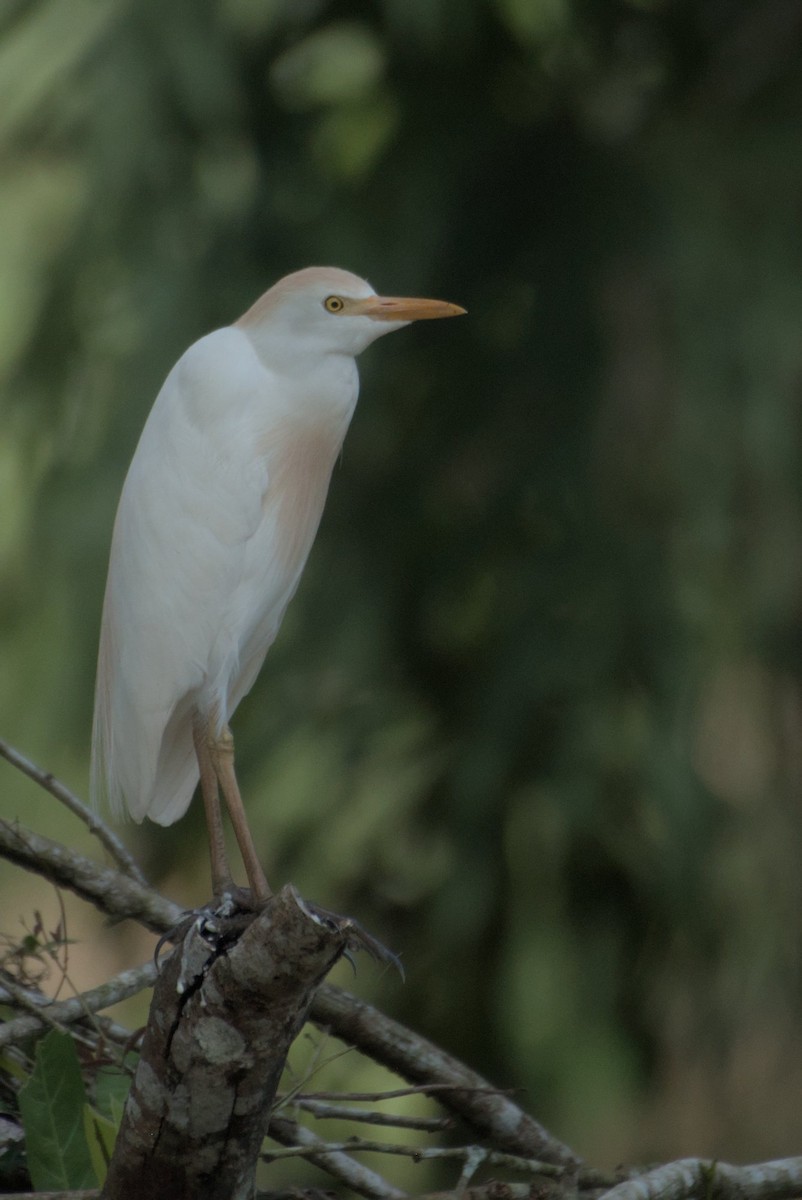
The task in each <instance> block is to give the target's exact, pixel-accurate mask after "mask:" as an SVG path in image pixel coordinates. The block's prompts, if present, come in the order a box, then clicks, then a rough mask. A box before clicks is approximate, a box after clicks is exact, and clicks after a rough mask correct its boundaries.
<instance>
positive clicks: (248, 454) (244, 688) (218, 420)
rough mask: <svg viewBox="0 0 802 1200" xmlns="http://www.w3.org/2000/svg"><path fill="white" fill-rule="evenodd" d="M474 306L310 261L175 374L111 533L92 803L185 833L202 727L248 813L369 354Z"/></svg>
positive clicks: (193, 351)
mask: <svg viewBox="0 0 802 1200" xmlns="http://www.w3.org/2000/svg"><path fill="white" fill-rule="evenodd" d="M461 311H462V310H461V309H458V308H457V307H456V306H454V305H448V304H445V303H443V302H439V301H421V300H401V299H394V298H389V299H386V298H382V297H378V296H376V294H375V293H374V291H373V289H372V288H371V287H370V285H369V284H367V283H366V282H365V281H364V280H362V279H359V278H358V277H357V276H355V275H352V274H350V273H349V272H346V271H340V270H337V269H334V268H309V269H307V270H305V271H299V272H296V273H295V274H293V275H289V276H287V277H286V278H285V279H283V280H281V281H280V282H279V283H278V284H276V285H275V286H274V287H273V288H271V289H270V291H268V292H267V293H265V295H264V296H262V297H261V299H260V300H259V301H257V303H256V304H255V305H254V306H253V308H251V309H250V310H249V311H248V312H247V313H246V314H245V315H244V316H243V317H241V318H240V320H239V321H237V322H236V324H234V325H233V326H229V327H227V328H224V329H220V330H217V331H216V332H214V333H211V334H208V335H207V336H206V337H203V338H201V339H200V341H198V342H196V343H195V344H194V345H193V346H191V347H190V348H189V349H188V350H187V351H186V352H185V354H183V355H182V357H181V358H180V359H179V361H178V362H177V363H176V365H175V367H174V368H173V369H172V371H171V372H170V374H169V375H168V377H167V379H166V381H165V383H164V386H163V387H162V389H161V391H160V392H159V395H158V397H157V398H156V402H155V403H154V405H153V408H152V410H151V413H150V415H149V417H148V419H147V422H146V424H145V427H144V429H143V432H142V436H141V438H140V440H139V444H138V446H137V448H136V452H135V454H134V457H133V460H132V462H131V466H130V469H129V471H128V475H127V477H126V480H125V484H124V487H123V491H122V495H121V498H120V504H119V508H118V511H117V517H116V521H115V525H114V534H113V538H112V546H111V556H110V562H109V574H108V582H107V587H106V596H105V601H104V606H103V617H102V624H101V636H100V653H99V660H98V674H97V690H96V698H95V718H94V727H93V738H92V793H93V797H94V798H95V799H97V798H98V797H99V796H100V795H102V794H105V795H106V796H107V798H108V800H109V802H110V804H111V807H112V810H113V812H114V813H115V815H117V816H120V815H122V814H123V813H125V812H128V813H129V814H130V815H131V816H132V817H134V819H135V820H137V821H141V820H142V818H143V817H145V816H148V817H150V818H152V819H153V820H154V821H157V822H159V823H160V824H162V825H169V824H171V823H172V822H173V821H175V820H177V819H178V818H179V817H180V816H181V815H182V814H183V813H184V812H185V811H186V809H187V807H188V805H189V803H190V800H191V798H192V794H193V792H194V790H195V787H196V785H197V782H198V777H199V756H200V755H201V751H200V750H199V748H198V744H197V737H198V731H199V730H202V731H203V735H204V737H206V738H208V742H209V746H210V750H211V756H212V759H213V760H214V762H215V772H216V774H217V775H218V778H220V782H221V784H222V785H223V791H224V795H225V798H226V800H227V801H229V808H231V804H230V798H229V796H228V795H227V793H226V786H225V781H224V779H223V778H222V777H221V776H220V772H219V771H218V769H217V767H218V764H217V756H218V752H220V749H221V744H222V743H221V741H220V739H221V737H222V735H223V733H224V731H225V732H227V725H228V722H229V720H230V718H231V716H232V714H233V712H234V710H235V709H236V707H237V704H238V703H239V701H240V700H241V699H242V697H243V696H244V695H245V694H246V693H247V692H248V690H249V689H250V688H251V686H252V684H253V682H254V680H255V678H256V676H257V674H258V672H259V669H260V667H261V665H262V662H263V661H264V657H265V654H266V653H267V650H268V649H269V647H270V645H271V643H272V641H273V639H274V638H275V636H276V634H277V632H278V629H279V626H280V624H281V620H282V617H283V616H284V612H285V609H286V607H287V604H288V603H289V601H290V599H291V598H292V596H293V593H294V592H295V589H296V587H297V585H298V581H299V579H300V576H301V572H302V571H303V567H304V564H305V562H306V558H307V555H308V553H309V550H310V548H311V545H312V542H313V540H314V537H315V533H316V532H317V528H318V524H319V521H320V517H321V513H322V511H323V505H324V503H325V499H326V493H327V490H328V485H329V479H330V476H331V472H332V468H333V466H334V463H335V461H336V460H337V456H338V454H339V451H340V448H341V446H342V442H343V438H344V437H345V434H346V431H347V429H348V425H349V423H350V420H351V417H352V415H353V412H354V407H355V405H356V400H357V393H358V387H359V382H358V375H357V370H356V363H355V361H354V359H355V356H356V355H357V354H359V353H360V352H361V351H362V350H363V349H365V347H366V346H368V345H369V344H370V342H372V341H373V340H375V338H377V337H379V336H381V335H382V334H383V333H388V332H390V331H391V330H393V329H398V328H401V327H402V326H403V325H406V324H407V323H408V322H409V321H410V320H414V319H417V318H419V317H430V316H431V317H433V316H450V315H455V314H457V313H459V312H461ZM232 770H233V768H232ZM215 796H216V786H215ZM204 798H205V799H206V800H207V817H209V816H210V811H209V807H208V800H209V798H208V797H207V796H206V795H205V797H204ZM218 812H219V808H218ZM233 816H234V814H233V812H232V818H233ZM243 820H244V818H243ZM235 829H236V822H235ZM211 832H213V831H211V830H210V833H211ZM238 837H239V833H238ZM212 846H213V875H215V874H217V876H219V878H216V879H215V880H214V882H215V884H216V885H218V884H220V883H221V882H222V881H223V877H228V871H227V864H225V863H223V864H221V863H219V862H217V863H216V864H215V861H214V860H215V851H214V837H213V838H212ZM245 858H246V867H247V866H248V860H247V855H246V856H245ZM216 867H217V870H215V868H216ZM250 875H251V871H250V870H249V877H250ZM262 882H263V877H262ZM255 883H256V885H257V886H256V888H255V890H263V889H262V888H261V886H260V881H259V880H258V879H257V880H256V881H254V880H253V879H251V885H252V887H254V884H255ZM265 887H266V885H265Z"/></svg>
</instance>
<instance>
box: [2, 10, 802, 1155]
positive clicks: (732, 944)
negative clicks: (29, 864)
mask: <svg viewBox="0 0 802 1200" xmlns="http://www.w3.org/2000/svg"><path fill="white" fill-rule="evenodd" d="M801 51H802V20H801V19H800V10H799V6H798V5H796V4H794V3H788V2H787V0H764V2H763V3H761V4H754V3H746V2H737V0H716V2H715V3H714V2H712V0H702V2H701V3H689V2H671V0H618V2H616V3H610V2H608V0H378V2H377V3H375V4H367V3H364V2H361V3H360V2H359V0H330V2H326V0H304V2H302V3H301V2H299V0H172V2H171V3H169V4H164V3H161V2H159V0H70V3H69V4H66V3H65V2H64V0H5V4H4V6H3V8H2V12H1V13H0V147H2V161H1V162H0V381H1V382H2V387H3V395H2V434H1V435H0V510H1V511H2V514H3V516H2V523H1V524H0V559H1V560H2V572H1V573H0V646H1V647H2V662H3V669H2V672H0V720H1V721H2V734H3V736H5V737H7V738H8V739H9V740H10V741H12V742H16V743H17V744H18V745H19V746H20V748H21V749H22V750H23V751H25V752H26V753H29V754H31V755H32V756H33V757H36V758H38V759H39V760H40V761H42V762H43V763H44V764H45V765H46V766H47V767H48V768H50V769H53V770H56V771H58V772H60V773H62V774H64V775H65V777H66V779H67V782H69V783H71V784H72V785H73V786H75V787H76V788H78V789H80V790H83V789H85V785H86V779H87V760H88V740H89V723H90V717H91V697H92V686H93V670H94V655H95V647H96V636H97V625H98V619H99V612H100V604H101V598H102V589H103V582H104V575H105V563H106V554H107V549H108V543H109V538H110V530H111V523H112V519H113V513H114V508H115V504H116V499H117V496H118V494H119V489H120V486H121V483H122V479H123V476H124V472H125V469H126V465H127V462H128V460H129V459H130V456H131V454H132V451H133V448H134V445H135V442H136V438H137V436H138V432H139V430H140V428H141V426H142V423H143V421H144V419H145V415H146V413H147V411H148V408H149V406H150V404H151V402H152V400H153V397H154V396H155V394H156V391H157V390H158V387H159V385H160V383H161V381H162V379H163V377H164V375H165V374H166V372H167V370H168V369H169V367H170V366H171V365H172V363H173V362H174V361H175V359H176V358H177V356H178V355H179V354H180V353H181V351H182V350H183V349H184V348H185V347H186V345H187V344H188V343H189V342H190V341H192V340H194V339H195V338H196V337H198V336H200V335H201V334H202V333H204V332H205V331H207V330H209V329H210V328H213V327H215V326H218V325H221V324H225V323H227V322H228V321H230V320H231V319H233V318H234V317H235V316H237V315H238V314H239V313H240V312H241V311H242V310H243V309H244V308H246V307H247V306H248V305H249V304H250V303H251V302H252V300H253V299H254V298H255V296H256V295H258V294H259V293H260V292H261V291H263V290H264V289H265V288H266V287H267V286H269V285H270V283H272V282H273V281H274V280H275V279H276V278H278V277H279V276H280V275H282V274H283V273H285V272H286V271H288V270H292V269H295V268H297V267H299V266H304V265H307V264H312V263H332V264H334V265H339V266H343V267H347V268H348V269H350V270H354V271H356V272H358V273H360V274H363V275H365V276H367V277H368V278H369V279H371V281H372V282H373V283H374V285H375V286H376V287H377V288H379V289H381V290H384V291H388V292H394V293H405V292H406V293H412V294H422V295H427V294H428V295H440V296H442V297H443V298H446V299H450V300H453V301H456V302H458V303H461V304H464V305H465V306H466V307H467V308H468V310H469V314H470V315H469V316H468V317H467V318H465V319H463V320H461V321H460V322H454V323H448V324H447V325H444V326H435V327H431V326H420V327H413V328H412V329H410V330H408V331H405V332H404V333H402V334H401V335H399V336H398V337H397V338H392V339H388V341H387V343H386V344H385V343H380V344H379V345H378V346H377V347H375V348H374V349H373V350H371V351H370V352H369V353H368V354H367V355H366V356H365V359H364V360H363V362H362V379H363V389H362V400H361V402H360V407H359V410H358V413H357V417H356V419H355V423H354V425H353V427H352V430H351V432H350V434H349V437H348V440H347V442H346V448H345V453H344V462H343V464H342V468H341V469H340V470H338V471H337V472H336V474H335V479H334V483H333V487H332V491H331V495H330V499H329V504H328V507H327V511H326V515H325V517H324V521H323V525H322V527H321V532H320V535H319V538H318V542H317V544H316V547H315V549H314V552H313V555H312V558H311V560H310V563H309V566H308V569H307V573H306V576H305V580H304V583H303V586H302V588H301V590H300V591H299V593H298V596H297V597H296V599H295V601H294V602H293V605H292V607H291V609H290V612H289V614H288V617H287V619H286V621H285V625H284V629H283V632H282V634H281V637H280V639H279V641H278V642H277V644H276V645H275V647H274V648H273V650H272V651H271V654H270V656H269V659H268V663H267V665H266V668H265V670H264V672H263V675H262V677H261V679H260V681H259V683H258V685H257V687H256V688H255V689H254V692H253V693H252V695H251V696H250V697H249V699H248V700H247V701H246V702H245V703H244V704H243V706H242V708H241V710H240V711H239V713H238V714H237V718H236V720H235V723H234V730H235V734H236V736H237V741H238V747H239V758H240V765H241V778H242V782H243V787H244V791H245V794H246V799H248V800H249V802H250V808H251V812H252V813H253V821H254V826H255V829H256V832H257V834H258V838H259V841H260V845H261V846H262V847H263V850H264V858H265V863H266V866H267V867H268V875H269V877H270V878H272V879H274V880H277V879H286V878H292V879H293V880H294V881H295V882H296V883H297V884H298V885H299V886H301V888H302V889H303V890H305V891H306V892H307V893H308V894H310V895H311V896H314V897H315V898H317V899H319V900H321V901H323V902H324V903H326V904H327V905H328V906H330V907H335V908H340V909H342V910H347V911H352V912H354V913H355V914H358V915H359V917H360V918H361V919H362V920H363V921H364V922H365V923H366V924H367V926H368V927H369V928H371V929H372V930H374V932H376V933H378V934H380V935H381V936H382V937H383V938H384V939H386V940H387V941H388V942H389V943H390V944H391V945H393V946H394V947H395V948H397V949H399V950H401V951H402V952H403V955H404V958H405V961H406V964H407V970H408V982H407V985H406V987H405V988H403V989H400V988H399V986H398V983H397V980H395V979H388V980H379V981H378V982H376V981H375V979H373V978H372V977H371V976H370V972H369V971H368V970H365V971H362V973H361V975H360V980H359V983H358V986H359V988H360V990H363V991H370V990H371V989H372V990H373V991H374V993H375V994H377V996H378V998H379V1000H380V1002H381V1003H383V1004H384V1005H385V1006H386V1007H387V1008H388V1009H389V1010H390V1011H393V1012H395V1013H396V1014H397V1015H399V1016H400V1017H402V1018H403V1019H406V1020H409V1021H411V1022H413V1023H414V1024H415V1025H416V1027H417V1028H419V1029H421V1030H422V1031H424V1032H426V1033H428V1034H429V1035H430V1036H432V1037H433V1038H435V1039H436V1040H439V1041H441V1042H442V1043H444V1044H445V1045H446V1047H447V1048H449V1049H451V1050H453V1051H455V1052H456V1053H458V1054H461V1055H463V1056H464V1057H465V1058H466V1059H467V1060H468V1061H470V1062H471V1063H473V1064H474V1065H476V1066H477V1067H479V1068H480V1069H483V1070H485V1071H487V1072H489V1073H490V1075H491V1076H492V1077H493V1078H494V1079H496V1080H498V1081H499V1082H500V1083H502V1084H504V1085H513V1086H521V1087H523V1088H525V1089H526V1095H527V1102H528V1103H529V1104H530V1105H531V1107H532V1108H533V1110H534V1111H536V1113H537V1115H538V1116H539V1117H540V1119H542V1120H544V1121H546V1122H547V1123H549V1124H551V1125H552V1126H554V1127H555V1128H556V1131H557V1132H558V1133H559V1134H560V1136H562V1137H563V1138H565V1139H567V1140H569V1141H573V1142H575V1143H576V1144H577V1146H578V1149H579V1150H581V1151H583V1152H586V1153H588V1154H591V1155H596V1156H597V1157H601V1158H602V1159H605V1160H607V1161H616V1160H617V1159H618V1158H623V1157H626V1156H633V1157H640V1158H647V1157H649V1156H652V1155H653V1156H657V1155H659V1154H672V1155H673V1154H690V1153H705V1154H710V1155H720V1156H726V1155H730V1156H739V1157H740V1156H743V1155H749V1154H755V1155H758V1154H781V1153H790V1152H791V1150H792V1146H793V1145H795V1144H796V1143H794V1142H793V1134H792V1131H795V1133H796V1136H797V1138H798V1124H797V1121H798V1107H799V1106H798V1095H799V1088H800V1085H802V1040H801V1039H800V1032H799V1026H798V1019H797V1016H796V1014H798V1011H799V1005H800V1001H802V972H800V956H799V942H798V933H797V931H798V929H799V924H800V917H801V916H802V895H801V894H800V872H799V869H798V863H799V850H800V839H801V837H802V829H800V824H801V823H802V817H801V810H800V804H799V795H800V787H801V785H802V754H800V748H799V747H800V728H801V726H802V691H800V671H802V639H801V638H800V622H799V617H800V596H801V595H802V589H801V586H800V585H801V584H802V529H801V528H800V526H801V525H802V498H801V497H800V482H799V480H800V443H801V438H800V433H801V432H802V425H801V424H800V396H802V339H801V338H800V327H802V237H801V236H800V196H802V155H800V153H799V129H800V120H801V119H802V70H800V66H801V65H802V52H801ZM26 787H28V785H25V784H23V783H21V782H18V781H17V780H16V779H15V778H14V777H13V776H10V773H8V772H5V773H4V776H3V800H2V809H3V812H4V813H9V814H10V813H14V814H17V813H18V814H19V815H20V816H21V817H23V818H26V819H32V812H34V811H36V812H38V813H39V816H40V817H41V819H42V820H46V821H47V822H48V825H46V826H44V827H45V828H46V829H47V830H48V831H50V829H52V822H53V816H52V812H51V809H50V807H49V806H48V805H47V802H46V801H45V800H43V799H39V798H37V799H36V800H35V801H32V800H31V793H30V790H28V791H24V788H26ZM18 788H19V789H20V790H19V792H17V791H16V790H15V789H18ZM36 805H39V808H38V809H36ZM45 814H46V816H45ZM40 827H42V826H40ZM188 829H189V830H190V832H189V833H188V832H187V830H188ZM129 833H130V840H131V841H132V843H133V844H135V845H136V846H137V847H138V850H139V853H140V854H141V855H142V856H143V859H144V861H145V864H146V867H147V869H148V870H149V872H150V873H151V875H152V877H153V878H154V879H155V880H156V881H157V882H158V881H162V882H163V881H164V880H165V878H166V876H167V874H168V873H170V880H171V882H170V886H172V887H173V888H174V887H175V880H176V873H177V872H181V873H184V874H185V876H186V880H187V883H186V887H187V895H188V896H190V895H191V896H192V897H193V898H194V899H196V900H199V899H202V898H203V896H204V889H205V888H206V886H207V885H206V878H207V876H206V871H207V867H206V862H205V857H204V853H205V852H204V848H203V833H202V829H201V826H200V820H199V814H198V813H197V812H194V813H193V815H192V816H190V817H188V818H187V819H186V821H185V822H184V823H183V824H182V825H181V826H180V827H179V828H178V829H174V830H169V831H164V830H161V829H158V830H157V829H155V828H151V829H144V830H142V831H139V830H131V831H129ZM190 851H191V855H190ZM4 906H5V907H6V909H8V907H9V900H8V893H6V899H5V901H4Z"/></svg>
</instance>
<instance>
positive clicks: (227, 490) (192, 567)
mask: <svg viewBox="0 0 802 1200" xmlns="http://www.w3.org/2000/svg"><path fill="white" fill-rule="evenodd" d="M269 393H270V379H269V376H268V375H267V373H266V372H265V370H264V368H263V367H262V366H261V364H259V362H258V360H257V359H256V357H255V355H254V354H253V352H252V349H251V347H250V343H249V342H248V340H247V338H246V337H245V336H244V335H243V334H242V333H241V332H240V331H238V330H236V329H224V330H219V331H217V333H214V334H210V335H209V336H208V337H206V338H203V339H201V341H200V342H197V343H195V345H194V346H192V347H190V349H189V350H188V351H187V352H186V354H185V355H184V356H183V357H182V358H181V359H180V360H179V362H178V363H177V364H176V366H175V368H174V369H173V371H172V372H171V373H170V375H169V376H168V378H167V380H166V382H165V384H164V387H163V388H162V390H161V392H160V393H159V396H158V397H157V399H156V402H155V404H154V406H153V409H152V411H151V413H150V416H149V418H148V420H147V422H146V425H145V428H144V430H143V432H142V437H141V439H140V441H139V445H138V446H137V449H136V452H135V454H134V458H133V460H132V463H131V467H130V469H129V472H128V476H127V478H126V482H125V485H124V488H123V492H122V496H121V499H120V505H119V508H118V512H117V518H116V521H115V526H114V534H113V539H112V549H111V557H110V563H109V575H108V582H107V587H106V597H105V601H104V608H103V618H102V624H101V640H100V654H99V662H98V679H97V690H96V699H95V722H94V730H93V767H92V779H93V794H94V795H95V796H97V795H98V794H100V793H105V794H106V796H107V797H108V799H109V801H110V803H111V806H112V809H113V811H114V812H115V813H116V814H121V813H122V812H123V810H124V809H125V808H127V810H128V812H129V813H130V814H131V815H132V816H133V817H134V818H135V819H137V820H141V819H142V817H143V816H145V815H149V816H151V817H153V818H154V819H155V820H161V821H162V822H163V823H165V824H167V823H170V821H173V820H176V819H177V818H178V817H179V816H180V815H181V814H182V813H183V812H184V811H185V809H186V807H187V806H188V804H189V801H190V799H191V796H192V792H193V790H194V788H195V784H196V783H197V765H196V763H195V758H194V754H193V745H192V714H193V709H194V705H195V703H196V701H197V697H198V693H199V689H201V688H202V687H203V686H204V684H205V682H206V680H207V679H208V677H209V673H210V669H213V668H212V664H211V663H210V656H211V655H212V654H213V652H214V649H215V647H218V648H219V646H220V641H221V624H223V623H224V622H225V620H226V613H227V598H228V599H230V594H231V589H232V586H233V585H234V584H235V583H236V581H237V580H238V579H239V578H240V577H241V575H242V571H243V564H244V561H245V557H246V553H247V546H248V543H249V541H251V540H252V539H253V537H254V534H255V533H256V531H257V530H258V529H259V527H260V524H261V523H262V521H263V515H264V514H263V502H264V497H265V494H266V491H267V484H268V478H267V466H266V463H265V459H264V457H263V456H262V455H260V454H259V453H257V452H256V449H255V447H256V446H257V444H258V437H257V436H256V435H257V433H258V430H257V428H256V426H257V425H258V423H259V421H260V420H263V419H264V411H265V407H266V405H267V406H268V407H269V403H270V394H269Z"/></svg>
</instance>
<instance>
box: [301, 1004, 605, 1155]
mask: <svg viewBox="0 0 802 1200" xmlns="http://www.w3.org/2000/svg"><path fill="white" fill-rule="evenodd" d="M310 1016H311V1018H312V1020H313V1021H314V1022H315V1024H316V1025H318V1026H320V1027H322V1028H325V1029H328V1030H329V1032H330V1033H333V1034H335V1035H336V1036H337V1037H339V1038H341V1039H342V1040H343V1041H344V1042H346V1043H347V1044H349V1045H352V1046H356V1047H357V1048H358V1049H359V1050H360V1051H361V1053H362V1054H365V1055H367V1056H368V1057H369V1058H372V1059H374V1060H375V1061H376V1062H379V1063H382V1064H383V1065H384V1066H386V1067H388V1068H389V1069H390V1070H391V1071H394V1072H395V1073H396V1074H397V1075H401V1076H402V1077H403V1078H404V1079H407V1080H409V1081H410V1082H411V1083H414V1084H418V1085H420V1086H421V1088H422V1090H423V1091H428V1090H430V1089H431V1088H433V1086H437V1087H438V1098H439V1099H440V1102H441V1103H442V1104H443V1106H444V1107H445V1108H447V1109H449V1110H450V1111H451V1112H453V1113H455V1114H456V1115H457V1116H459V1117H461V1118H462V1119H463V1120H464V1121H466V1122H467V1123H468V1124H469V1125H471V1126H472V1127H473V1129H474V1130H475V1131H476V1132H477V1133H478V1134H479V1135H480V1137H481V1138H486V1139H487V1140H488V1141H489V1142H490V1143H491V1144H492V1145H494V1146H496V1147H498V1149H499V1150H504V1151H506V1152H507V1153H509V1154H520V1155H521V1156H522V1157H524V1158H530V1159H539V1160H543V1161H544V1162H551V1163H556V1164H559V1165H560V1166H564V1167H569V1168H571V1169H573V1170H577V1169H579V1168H580V1166H581V1165H582V1160H581V1159H580V1158H578V1157H577V1155H576V1154H575V1153H574V1151H573V1150H571V1149H570V1148H569V1147H568V1146H566V1145H564V1144H563V1143H562V1142H560V1141H558V1139H557V1138H555V1137H554V1136H553V1135H552V1134H551V1133H549V1132H548V1130H547V1129H545V1128H544V1127H543V1126H542V1125H541V1124H540V1123H539V1122H538V1121H536V1120H535V1118H534V1117H531V1116H529V1114H528V1113H525V1112H524V1111H523V1109H522V1108H519V1107H518V1105H517V1104H515V1103H514V1102H513V1101H512V1100H511V1099H510V1098H509V1097H508V1096H506V1095H505V1094H504V1093H503V1092H499V1091H498V1089H497V1088H493V1087H491V1086H490V1085H489V1084H488V1082H487V1080H486V1079H483V1078H482V1076H481V1075H479V1074H477V1072H476V1071H472V1070H471V1069H470V1067H467V1066H466V1065H465V1063H462V1062H460V1061H459V1059H456V1058H454V1057H452V1055H450V1054H447V1053H446V1051H445V1050H442V1049H441V1048H440V1047H439V1046H436V1045H434V1043H433V1042H430V1041H427V1039H426V1038H423V1037H421V1036H420V1035H419V1034H416V1033H413V1032H412V1030H411V1029H407V1028H406V1027H405V1026H404V1025H401V1024H400V1022H398V1021H394V1020H392V1019H391V1018H390V1017H388V1016H385V1014H384V1013H382V1012H380V1011H379V1010H378V1009H377V1008H374V1007H373V1006H372V1005H370V1004H367V1003H366V1002H365V1001H364V1000H360V999H359V998H358V997H356V996H352V995H351V994H350V992H345V991H342V990H340V989H339V988H335V987H333V986H332V985H331V984H328V983H324V984H321V986H320V987H319V988H318V991H317V995H316V996H315V999H314V1002H313V1004H312V1008H311V1010H310Z"/></svg>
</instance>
